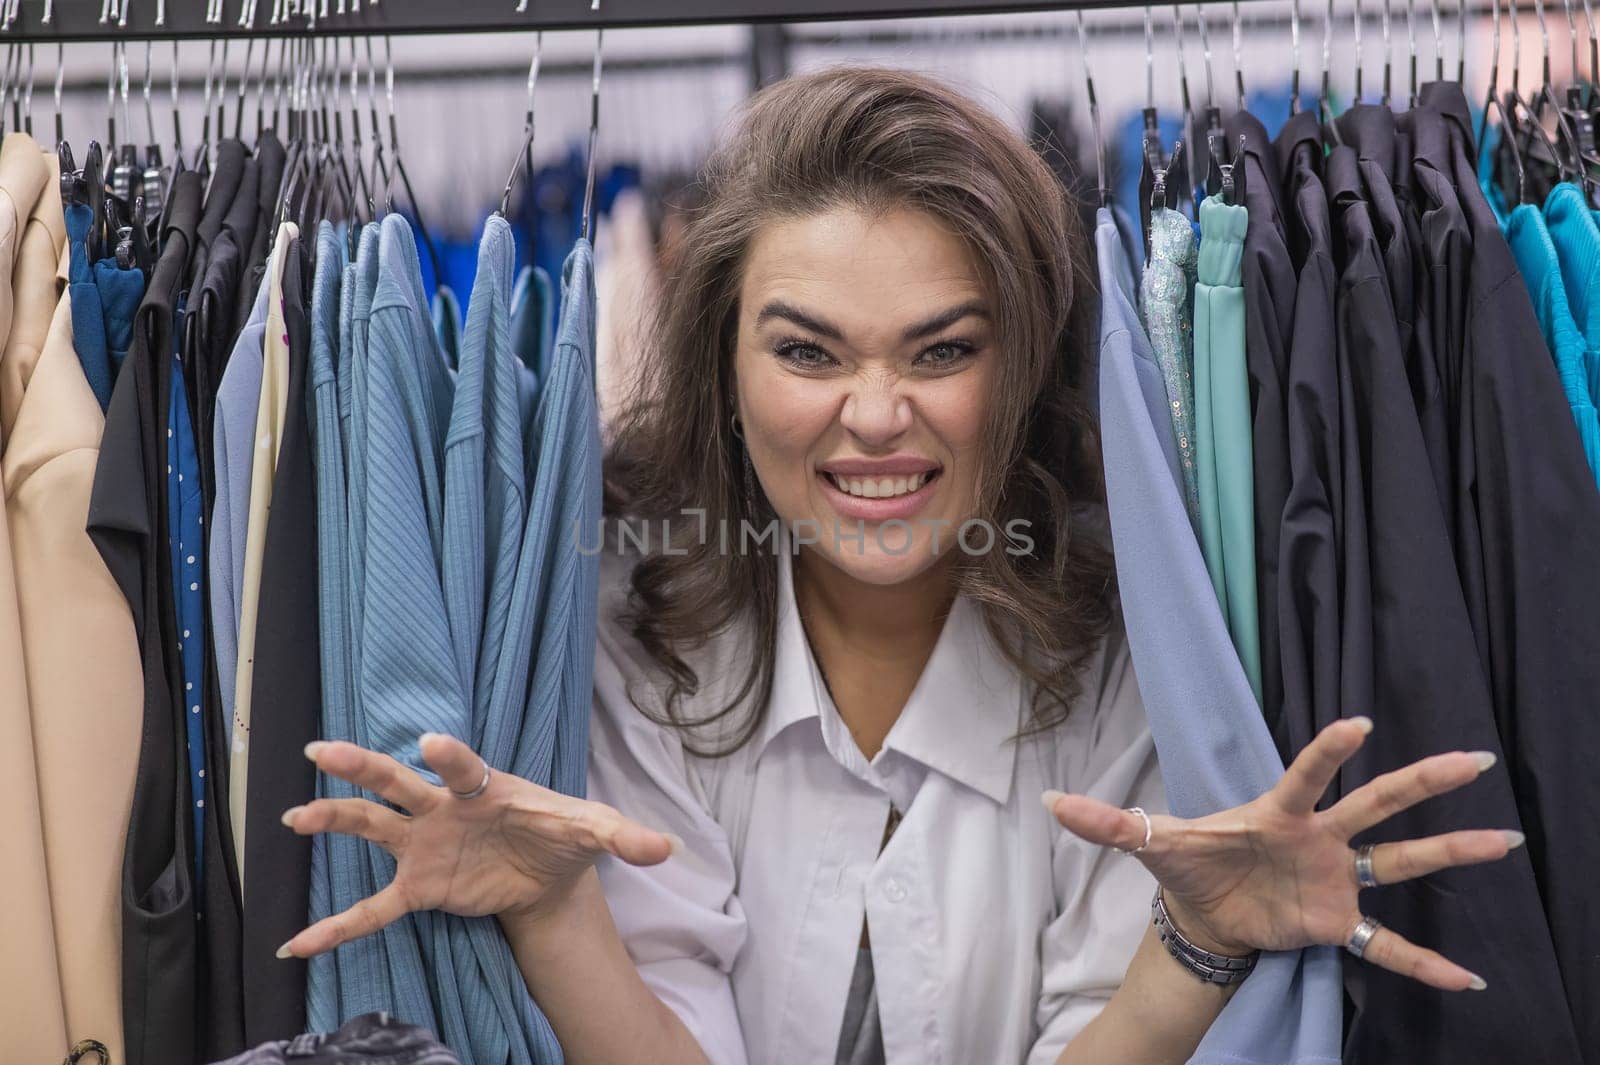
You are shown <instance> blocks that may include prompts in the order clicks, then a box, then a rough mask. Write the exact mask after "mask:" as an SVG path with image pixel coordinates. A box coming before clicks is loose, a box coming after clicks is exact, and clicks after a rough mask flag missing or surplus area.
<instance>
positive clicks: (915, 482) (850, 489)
mask: <svg viewBox="0 0 1600 1065" xmlns="http://www.w3.org/2000/svg"><path fill="white" fill-rule="evenodd" d="M828 476H829V477H830V478H831V479H832V480H833V483H834V486H835V487H837V488H838V489H839V490H840V491H841V492H844V493H846V494H847V495H853V496H859V497H860V498H862V499H892V498H894V497H895V496H903V495H907V494H909V493H911V492H915V491H916V490H917V489H919V488H921V487H922V486H923V485H924V484H926V483H927V482H928V478H929V477H930V476H931V474H927V473H918V474H913V475H912V476H910V477H851V478H844V477H840V476H838V475H837V474H829V475H828Z"/></svg>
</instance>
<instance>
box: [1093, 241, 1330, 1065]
mask: <svg viewBox="0 0 1600 1065" xmlns="http://www.w3.org/2000/svg"><path fill="white" fill-rule="evenodd" d="M1095 237H1096V244H1097V248H1098V252H1099V262H1100V292H1101V305H1100V410H1101V432H1102V440H1103V455H1104V460H1105V470H1106V495H1107V501H1108V504H1109V508H1110V512H1111V529H1112V537H1113V542H1114V547H1115V554H1116V562H1117V580H1118V585H1119V588H1120V591H1121V598H1122V613H1123V618H1124V622H1125V624H1126V626H1127V632H1128V644H1129V647H1130V649H1131V651H1132V654H1133V660H1134V667H1135V669H1136V670H1137V672H1138V674H1139V691H1140V694H1141V696H1142V698H1143V700H1144V705H1145V713H1146V714H1147V716H1148V718H1149V721H1150V731H1151V734H1152V736H1153V737H1154V738H1155V742H1156V749H1157V753H1158V755H1159V757H1160V759H1161V776H1162V780H1163V782H1164V784H1165V786H1166V790H1167V799H1168V802H1169V804H1170V806H1171V809H1172V812H1173V813H1175V814H1177V815H1179V816H1183V817H1198V816H1201V815H1203V814H1208V813H1213V812H1216V811H1218V810H1223V809H1227V808H1230V807H1233V806H1237V805H1240V804H1242V803H1245V802H1248V801H1250V800H1251V799H1254V798H1256V797H1257V796H1258V795H1260V794H1262V793H1263V792H1265V791H1266V790H1268V789H1269V788H1271V787H1272V785H1273V784H1274V783H1275V782H1276V781H1277V779H1278V777H1280V776H1281V775H1282V773H1283V763H1282V762H1281V761H1280V759H1279V757H1278V753H1277V749H1276V748H1275V747H1274V746H1273V743H1272V738H1271V736H1270V735H1269V734H1268V732H1267V726H1266V723H1265V721H1264V720H1263V719H1262V717H1261V711H1260V709H1259V708H1258V706H1257V704H1256V700H1255V696H1254V694H1253V692H1252V691H1251V688H1250V683H1249V680H1248V679H1247V678H1246V677H1245V674H1244V670H1243V669H1242V668H1241V667H1240V666H1239V660H1238V656H1237V655H1236V654H1235V653H1234V648H1233V642H1232V640H1231V638H1230V637H1229V635H1228V627H1227V623H1226V622H1225V620H1224V619H1223V616H1222V612H1221V610H1220V609H1219V607H1218V605H1217V598H1216V594H1215V592H1214V591H1213V590H1212V587H1211V578H1210V576H1209V574H1208V573H1207V571H1206V565H1205V559H1204V558H1203V557H1201V553H1200V547H1199V544H1198V543H1197V542H1196V540H1195V535H1194V530H1193V528H1192V526H1191V524H1190V521H1189V513H1188V510H1187V508H1186V506H1185V503H1184V482H1183V477H1182V474H1181V472H1180V470H1181V467H1180V464H1179V458H1178V454H1179V452H1178V447H1177V444H1176V441H1175V440H1174V437H1173V430H1172V423H1171V418H1170V416H1169V415H1168V401H1167V394H1166V386H1165V383H1164V382H1163V379H1162V368H1161V366H1160V365H1159V364H1158V363H1157V361H1156V356H1155V353H1154V351H1153V350H1152V348H1151V346H1150V342H1149V340H1148V338H1147V337H1146V336H1145V332H1144V328H1143V326H1142V325H1141V324H1140V318H1139V315H1138V312H1137V310H1136V308H1135V303H1134V295H1133V293H1134V282H1133V274H1132V270H1131V268H1130V266H1129V264H1128V260H1127V256H1126V254H1125V253H1124V251H1123V241H1124V239H1125V238H1124V236H1123V233H1122V232H1120V231H1119V227H1118V223H1117V221H1116V220H1115V219H1114V218H1113V216H1112V214H1111V212H1110V211H1108V210H1101V211H1100V213H1099V222H1098V227H1097V229H1096V234H1095ZM1342 986H1343V985H1342V982H1341V974H1340V958H1339V955H1338V953H1337V952H1336V951H1335V950H1334V949H1332V948H1327V947H1319V948H1314V949H1311V950H1306V951H1300V952H1290V953H1275V954H1266V955H1263V956H1262V958H1261V961H1260V962H1259V964H1258V965H1257V966H1256V970H1255V972H1254V973H1253V974H1252V975H1251V977H1250V979H1248V980H1246V981H1245V982H1244V984H1243V985H1242V986H1241V987H1240V988H1239V990H1238V992H1237V993H1236V994H1235V995H1234V997H1233V999H1232V1000H1231V1001H1230V1002H1229V1003H1228V1005H1227V1007H1226V1008H1225V1009H1224V1010H1223V1012H1222V1015H1221V1016H1220V1017H1219V1018H1218V1019H1217V1021H1216V1022H1215V1023H1214V1024H1213V1025H1212V1026H1211V1029H1210V1030H1209V1031H1208V1032H1207V1033H1206V1036H1205V1038H1204V1040H1202V1042H1201V1044H1200V1047H1199V1049H1198V1050H1196V1051H1195V1054H1194V1056H1193V1057H1192V1058H1191V1059H1190V1065H1337V1063H1338V1062H1339V1060H1340V1040H1341V1035H1342V1033H1341V1026H1342V1023H1343V1021H1342V1010H1343V990H1342Z"/></svg>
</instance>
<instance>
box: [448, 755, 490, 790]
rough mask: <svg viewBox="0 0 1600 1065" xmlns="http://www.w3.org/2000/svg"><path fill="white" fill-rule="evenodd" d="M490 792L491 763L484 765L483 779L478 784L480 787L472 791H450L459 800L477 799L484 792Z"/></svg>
mask: <svg viewBox="0 0 1600 1065" xmlns="http://www.w3.org/2000/svg"><path fill="white" fill-rule="evenodd" d="M488 790H489V763H488V762H484V763H483V779H482V780H481V781H479V782H478V786H477V787H475V788H473V789H472V790H471V791H457V790H456V789H454V788H451V789H450V794H452V795H454V796H455V797H456V798H458V799H476V798H477V797H478V796H479V795H482V794H483V793H484V792H486V791H488Z"/></svg>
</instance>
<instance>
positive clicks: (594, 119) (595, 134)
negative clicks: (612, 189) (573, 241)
mask: <svg viewBox="0 0 1600 1065" xmlns="http://www.w3.org/2000/svg"><path fill="white" fill-rule="evenodd" d="M590 10H591V11H598V10H600V0H594V2H593V4H592V5H591V6H590ZM605 36H606V31H605V27H603V26H598V27H596V28H595V31H594V83H593V86H592V87H591V88H590V90H589V167H588V176H587V178H586V179H585V180H584V185H583V228H582V231H581V233H580V236H581V237H582V239H584V240H590V239H591V237H592V236H593V234H594V226H595V222H594V179H595V168H596V167H597V166H598V165H599V160H598V158H597V149H598V148H599V145H600V69H601V58H602V56H603V54H604V48H605Z"/></svg>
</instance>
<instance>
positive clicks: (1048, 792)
mask: <svg viewBox="0 0 1600 1065" xmlns="http://www.w3.org/2000/svg"><path fill="white" fill-rule="evenodd" d="M1066 797H1067V793H1066V792H1064V791H1057V790H1056V789H1055V788H1046V789H1045V792H1044V794H1043V795H1040V796H1039V801H1040V802H1042V803H1044V808H1045V809H1046V810H1049V811H1050V812H1051V813H1055V812H1056V800H1057V799H1065V798H1066Z"/></svg>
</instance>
